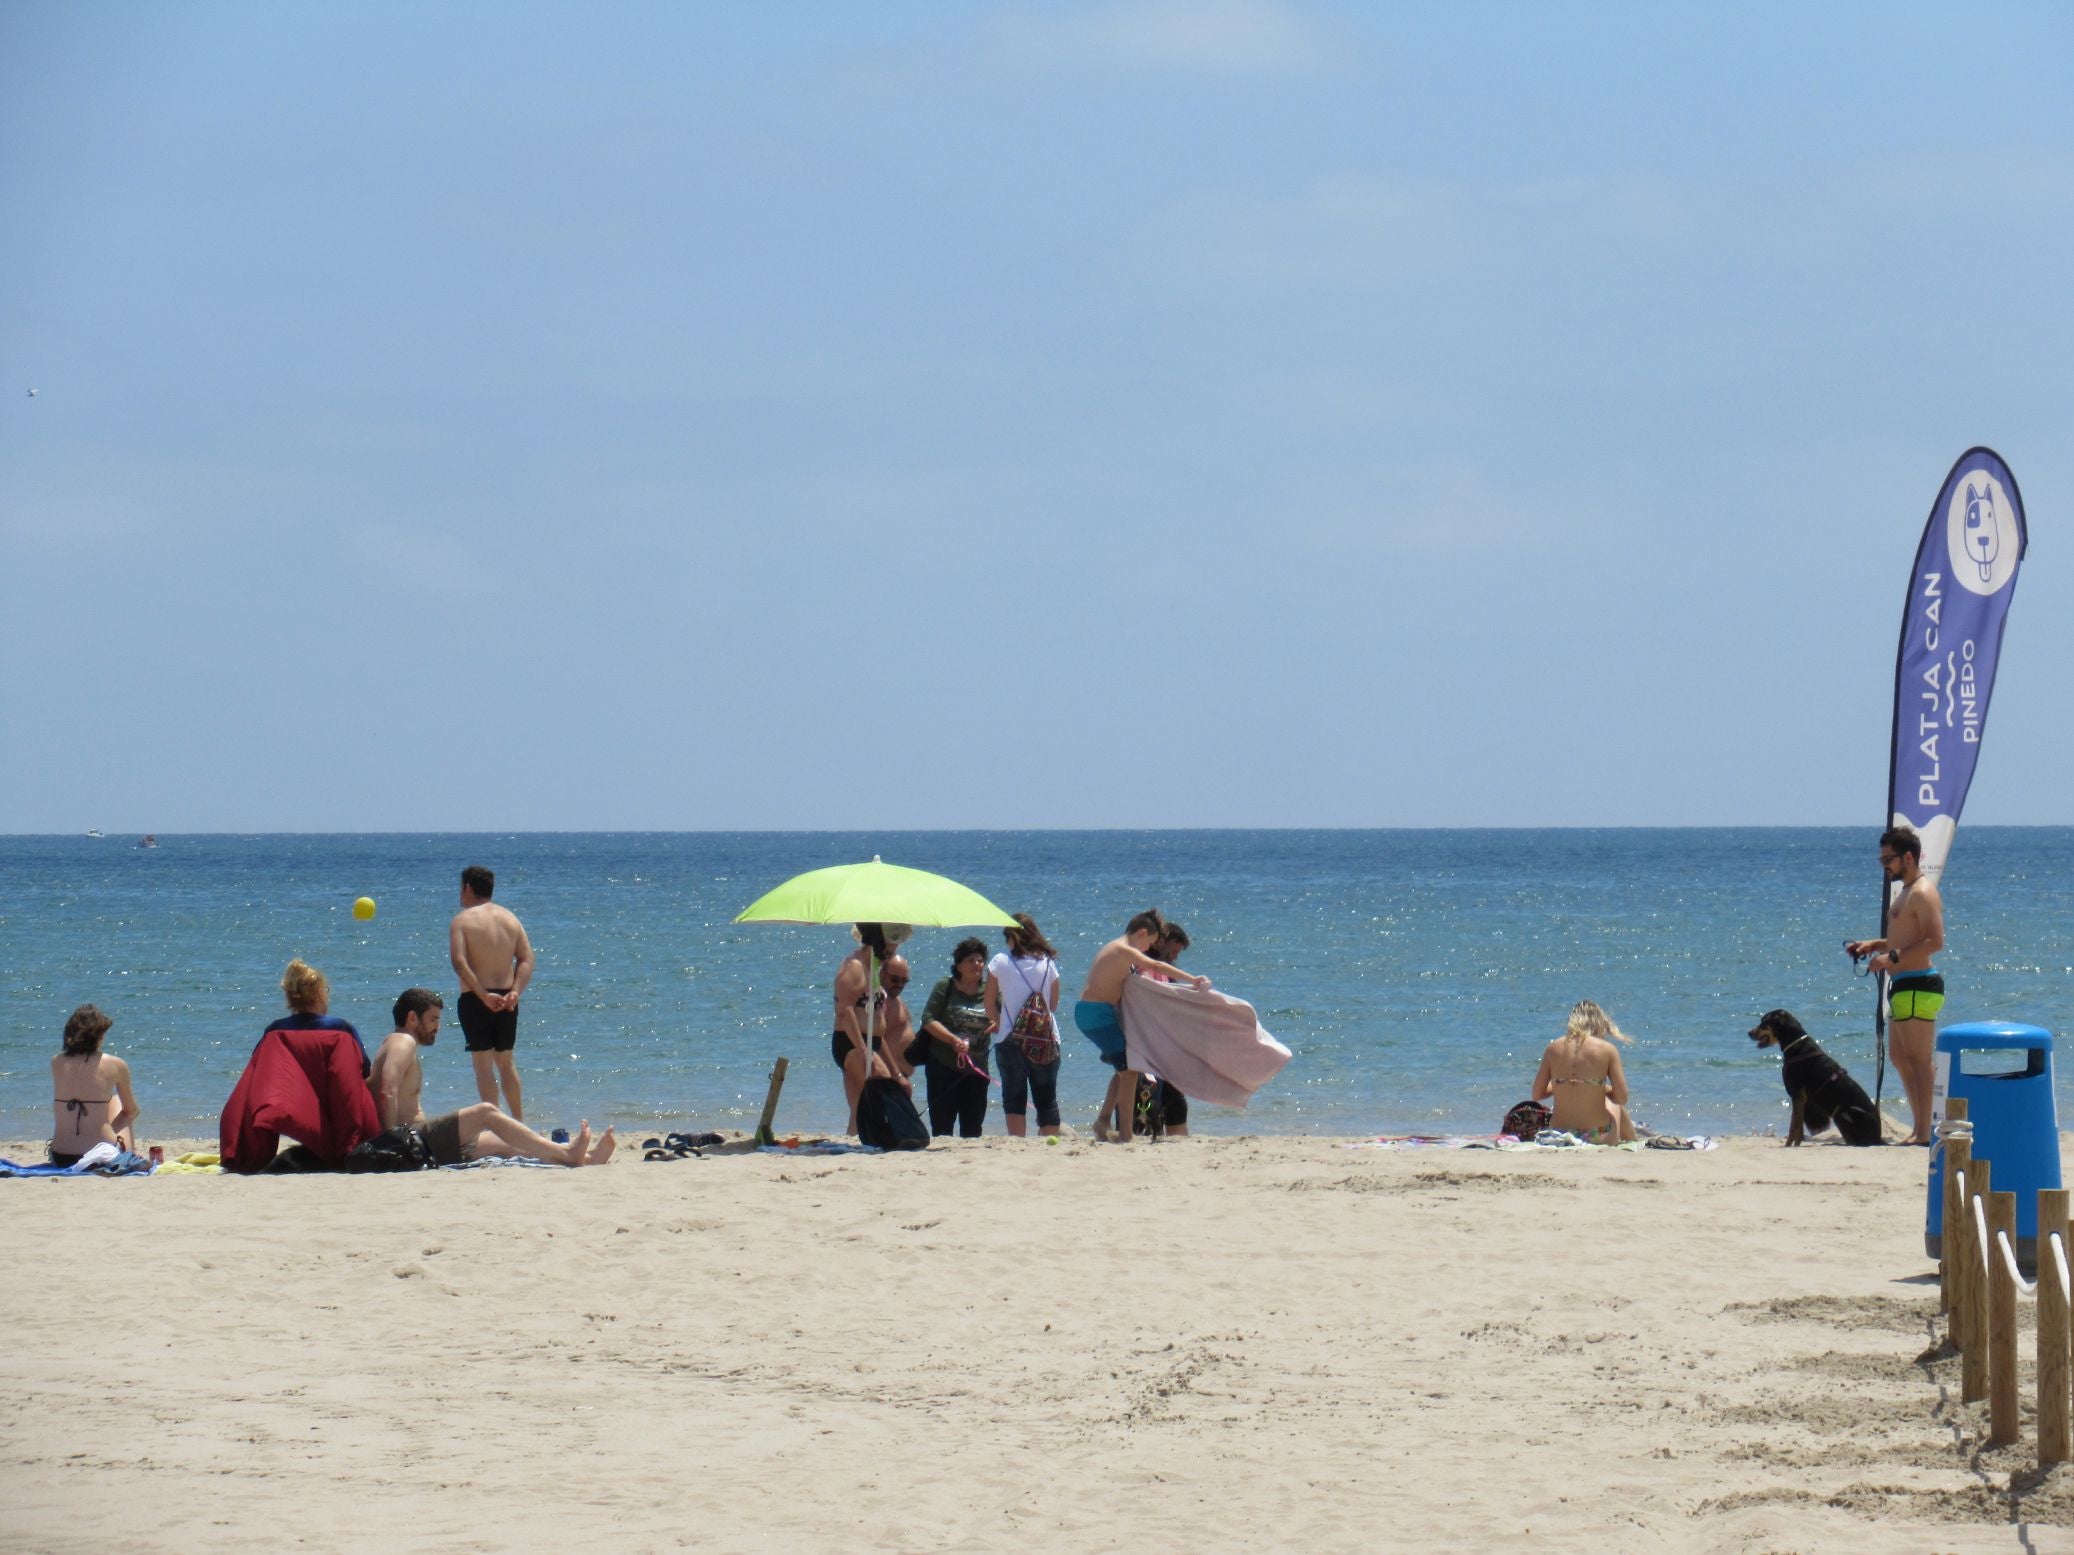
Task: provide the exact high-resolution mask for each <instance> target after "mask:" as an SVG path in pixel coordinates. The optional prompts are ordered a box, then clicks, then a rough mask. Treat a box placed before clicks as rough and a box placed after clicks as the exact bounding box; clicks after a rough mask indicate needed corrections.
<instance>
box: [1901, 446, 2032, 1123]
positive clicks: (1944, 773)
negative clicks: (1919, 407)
mask: <svg viewBox="0 0 2074 1555" xmlns="http://www.w3.org/2000/svg"><path fill="white" fill-rule="evenodd" d="M2029 544H2030V533H2029V530H2028V529H2027V528H2026V527H2025V524H2024V502H2023V496H2022V494H2021V493H2019V492H2018V490H2017V487H2016V477H2015V475H2013V474H2011V473H2010V469H2009V466H2008V465H2007V464H2006V463H2004V462H2003V459H2002V456H2001V455H2000V454H1998V453H1996V452H1995V451H1994V450H1993V449H1992V448H1969V449H1967V450H1966V452H1965V453H1963V454H1961V455H1960V456H1959V459H1958V462H1957V463H1956V464H1954V465H1953V466H1952V469H1951V473H1950V474H1949V475H1947V476H1945V478H1944V484H1943V485H1942V486H1940V487H1939V488H1938V491H1937V500H1936V501H1935V502H1933V503H1932V504H1931V505H1930V517H1929V519H1928V520H1927V521H1926V522H1925V523H1924V525H1923V538H1922V540H1921V541H1920V542H1919V543H1918V544H1917V546H1916V560H1915V568H1914V570H1913V571H1912V572H1911V573H1910V574H1909V579H1908V599H1907V602H1906V604H1905V605H1904V607H1903V609H1902V612H1901V642H1900V645H1899V646H1898V647H1897V648H1896V649H1895V653H1894V730H1893V738H1892V739H1891V740H1890V741H1889V743H1888V761H1887V820H1886V823H1885V824H1886V825H1888V826H1908V827H1912V828H1913V829H1914V830H1915V833H1916V835H1917V836H1919V837H1921V838H1922V839H1923V861H1922V869H1923V874H1924V875H1926V876H1927V877H1928V878H1929V879H1930V880H1931V881H1933V882H1935V881H1937V880H1938V879H1939V878H1940V877H1941V876H1942V875H1943V874H1944V863H1945V860H1946V858H1948V857H1949V856H1950V854H1951V849H1952V836H1953V833H1955V832H1956V831H1957V830H1958V826H1959V812H1960V810H1962V809H1963V808H1964V807H1965V804H1966V790H1967V788H1968V787H1969V786H1970V785H1971V784H1972V782H1973V768H1974V764H1975V762H1977V761H1978V760H1979V758H1980V741H1981V736H1982V735H1983V734H1984V733H1985V732H1986V731H1987V725H1988V699H1989V697H1990V696H1992V695H1993V693H1994V690H1995V667H1996V664H1997V662H1998V661H1999V660H2000V658H2001V655H2002V627H2003V623H2004V621H2005V620H2006V619H2007V617H2008V614H2009V602H2010V600H2011V599H2012V598H2014V597H2015V595H2016V570H2017V566H2018V564H2019V563H2021V562H2022V561H2023V559H2024V550H2025V548H2026V547H2027V546H2028V545H2029ZM1900 889H1901V887H1900V884H1899V882H1895V883H1893V884H1892V885H1889V884H1888V883H1887V882H1886V881H1885V880H1884V879H1883V880H1882V882H1881V888H1880V937H1881V938H1882V939H1884V938H1885V937H1886V933H1887V917H1888V914H1889V912H1890V911H1891V910H1892V908H1893V904H1894V902H1895V900H1896V897H1897V893H1898V892H1899V891H1900ZM1873 985H1874V988H1875V989H1876V991H1877V994H1878V1003H1877V1005H1876V1006H1875V1007H1874V1012H1873V1033H1874V1043H1875V1047H1876V1049H1877V1058H1878V1077H1877V1079H1876V1080H1875V1081H1874V1088H1873V1102H1874V1105H1875V1106H1877V1105H1878V1103H1879V1098H1880V1094H1881V1092H1882V1091H1883V1090H1884V1089H1885V1086H1886V1079H1887V979H1886V976H1885V974H1881V975H1880V976H1877V977H1875V978H1874V979H1873Z"/></svg>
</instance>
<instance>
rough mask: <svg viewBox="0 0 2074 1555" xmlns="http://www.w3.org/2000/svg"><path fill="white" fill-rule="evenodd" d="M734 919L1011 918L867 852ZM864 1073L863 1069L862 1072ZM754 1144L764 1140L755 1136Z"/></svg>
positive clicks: (934, 921) (870, 974)
mask: <svg viewBox="0 0 2074 1555" xmlns="http://www.w3.org/2000/svg"><path fill="white" fill-rule="evenodd" d="M735 922H737V923H805V924H833V923H886V924H924V925H926V926H928V927H929V928H932V929H948V928H952V927H963V926H966V925H977V924H992V925H996V926H1001V927H1013V926H1014V924H1015V919H1013V918H1011V917H1009V916H1008V914H1007V913H1005V912H1003V911H1002V910H1001V909H1000V908H998V907H996V906H995V905H994V904H993V903H992V902H990V901H988V900H987V899H986V898H985V897H984V896H981V895H980V894H979V893H978V892H977V891H975V890H973V889H971V888H970V887H969V886H962V885H959V884H958V882H957V881H955V880H947V879H945V878H944V877H943V876H942V875H932V874H930V873H929V872H928V871H927V870H926V869H904V868H902V867H901V866H900V865H898V864H888V863H886V862H884V861H883V860H881V859H880V858H879V857H878V856H877V855H873V857H872V860H871V862H870V863H869V864H836V865H833V866H832V867H830V868H828V869H810V870H808V871H807V872H806V873H805V874H803V875H794V876H793V877H792V878H791V879H790V880H788V881H786V882H785V883H784V884H783V885H781V886H779V887H778V888H777V889H776V890H775V891H767V892H765V893H764V894H763V895H762V896H759V897H758V898H757V899H756V900H755V901H753V902H751V903H750V904H749V905H748V906H747V907H745V908H743V909H742V911H741V912H739V913H737V914H736V915H735ZM865 962H866V970H867V978H866V984H865V986H866V987H867V988H870V989H871V990H873V991H876V990H877V988H878V986H879V965H880V963H879V958H878V957H877V956H876V955H872V954H870V953H868V952H867V953H866V955H865ZM867 1002H868V1003H869V1004H870V1007H871V1009H870V1015H869V1018H868V1023H867V1026H866V1033H865V1051H866V1052H876V1051H877V1050H878V1045H879V1001H878V1000H877V999H870V1000H868V1001H867ZM866 1072H867V1073H869V1070H868V1069H867V1071H866ZM757 1143H759V1144H767V1143H769V1141H768V1140H767V1139H764V1138H763V1137H762V1135H761V1134H759V1135H758V1139H757Z"/></svg>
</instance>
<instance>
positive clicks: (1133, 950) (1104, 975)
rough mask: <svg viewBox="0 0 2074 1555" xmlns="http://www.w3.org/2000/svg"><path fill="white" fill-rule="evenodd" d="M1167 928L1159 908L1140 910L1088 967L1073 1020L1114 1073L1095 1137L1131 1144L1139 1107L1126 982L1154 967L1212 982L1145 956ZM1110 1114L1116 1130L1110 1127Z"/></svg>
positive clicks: (1172, 976)
mask: <svg viewBox="0 0 2074 1555" xmlns="http://www.w3.org/2000/svg"><path fill="white" fill-rule="evenodd" d="M1165 929H1166V921H1165V920H1164V919H1163V918H1161V917H1160V915H1159V914H1158V913H1157V912H1141V913H1139V914H1138V916H1137V917H1135V918H1133V919H1132V920H1131V921H1130V922H1129V923H1127V924H1125V925H1124V930H1123V934H1122V936H1121V937H1120V938H1118V939H1113V940H1111V941H1110V942H1109V943H1108V944H1106V945H1104V946H1103V947H1102V948H1101V949H1100V950H1098V951H1096V952H1095V959H1094V963H1093V965H1091V966H1090V967H1089V968H1088V969H1087V986H1086V987H1085V988H1083V989H1081V990H1080V1002H1079V1003H1078V1004H1076V1005H1074V1006H1073V1024H1074V1025H1076V1026H1078V1027H1079V1028H1080V1034H1081V1035H1082V1036H1084V1037H1086V1038H1087V1039H1088V1041H1090V1042H1092V1043H1094V1045H1095V1050H1096V1051H1097V1052H1099V1053H1100V1054H1101V1055H1102V1062H1103V1063H1105V1064H1107V1065H1108V1066H1109V1067H1110V1068H1111V1069H1114V1070H1115V1071H1116V1073H1115V1074H1113V1075H1111V1076H1110V1077H1109V1093H1108V1095H1106V1096H1104V1097H1103V1098H1102V1110H1101V1111H1100V1112H1099V1113H1097V1114H1096V1115H1095V1138H1097V1139H1110V1138H1112V1137H1113V1138H1115V1139H1117V1140H1119V1141H1120V1142H1122V1143H1124V1144H1129V1143H1130V1140H1131V1132H1132V1125H1133V1123H1134V1121H1135V1119H1134V1117H1133V1114H1134V1113H1135V1112H1136V1110H1137V1102H1138V1075H1137V1072H1136V1071H1135V1070H1131V1069H1126V1068H1125V1067H1124V1040H1123V1019H1122V1016H1121V1014H1120V1012H1119V1011H1118V1009H1117V1005H1118V1003H1119V1002H1120V1001H1121V1000H1122V998H1123V980H1124V979H1125V978H1126V977H1129V976H1130V975H1131V973H1133V972H1143V971H1151V972H1157V973H1160V974H1161V975H1163V976H1164V977H1166V978H1167V979H1168V980H1169V981H1170V982H1176V983H1192V984H1194V985H1195V986H1196V987H1197V988H1208V987H1209V986H1210V980H1209V979H1208V978H1207V977H1196V976H1194V975H1192V974H1190V973H1187V972H1184V971H1182V970H1181V968H1179V967H1177V966H1170V965H1168V964H1167V963H1166V962H1164V961H1159V960H1155V959H1154V958H1153V957H1152V956H1150V955H1148V954H1147V952H1148V951H1149V950H1150V949H1151V948H1152V946H1153V945H1154V944H1155V943H1156V942H1157V941H1158V939H1159V937H1160V935H1161V933H1162V932H1164V930H1165ZM1112 1117H1113V1118H1114V1119H1115V1127H1114V1132H1113V1134H1112V1132H1111V1129H1110V1126H1109V1123H1110V1119H1111V1118H1112Z"/></svg>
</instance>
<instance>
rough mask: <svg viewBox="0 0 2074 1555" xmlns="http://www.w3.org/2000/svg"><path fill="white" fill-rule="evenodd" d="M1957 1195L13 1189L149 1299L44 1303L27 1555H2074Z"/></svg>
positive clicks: (717, 1160) (417, 1185)
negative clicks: (483, 1553) (1947, 1311)
mask: <svg viewBox="0 0 2074 1555" xmlns="http://www.w3.org/2000/svg"><path fill="white" fill-rule="evenodd" d="M8 1153H9V1155H10V1156H11V1157H13V1158H14V1159H27V1158H32V1157H33V1156H34V1154H35V1152H34V1149H33V1147H30V1146H26V1145H20V1144H17V1145H15V1146H13V1147H12V1148H10V1149H9V1151H8ZM1923 1165H1924V1158H1923V1155H1922V1153H1921V1152H1918V1151H1911V1150H1903V1149H1898V1148H1897V1149H1883V1150H1865V1151H1854V1150H1849V1149H1844V1148H1840V1147H1829V1146H1814V1147H1809V1148H1804V1149H1800V1150H1794V1151H1788V1150H1785V1149H1782V1148H1780V1147H1779V1145H1778V1144H1777V1143H1776V1142H1775V1141H1770V1140H1754V1139H1742V1140H1730V1141H1727V1142H1725V1143H1724V1145H1723V1146H1722V1148H1720V1149H1719V1150H1716V1151H1712V1152H1706V1153H1690V1154H1686V1153H1671V1152H1642V1153H1628V1152H1618V1151H1589V1152H1582V1151H1581V1152H1570V1153H1559V1152H1535V1153H1520V1154H1514V1153H1497V1152H1491V1151H1456V1152H1449V1151H1439V1150H1419V1151H1381V1150H1373V1149H1354V1148H1348V1147H1347V1146H1346V1145H1345V1144H1343V1143H1338V1142H1328V1141H1321V1140H1299V1139H1286V1138H1282V1139H1278V1138H1244V1139H1226V1140H1193V1141H1177V1142H1172V1143H1167V1144H1161V1145H1143V1144H1140V1145H1137V1146H1132V1147H1128V1148H1125V1147H1115V1146H1099V1145H1094V1144H1091V1143H1087V1142H1084V1141H1077V1140H1070V1139H1069V1140H1066V1141H1062V1142H1061V1143H1060V1144H1059V1145H1057V1146H1045V1145H1042V1144H1039V1143H1036V1142H1031V1143H1027V1144H1017V1143H1012V1142H1009V1141H1006V1140H1001V1139H991V1140H982V1141H976V1142H970V1143H965V1142H948V1141H944V1142H939V1144H938V1146H937V1147H936V1148H933V1149H931V1150H930V1151H928V1152H927V1153H926V1154H923V1155H919V1156H909V1157H898V1158H895V1157H867V1156H856V1155H852V1156H831V1157H811V1156H775V1155H770V1154H746V1153H744V1154H720V1155H715V1156H713V1157H710V1158H708V1159H705V1160H684V1161H681V1162H674V1163H647V1162H643V1161H641V1159H640V1157H639V1152H638V1151H630V1152H628V1153H626V1154H623V1155H622V1156H621V1157H620V1158H619V1159H618V1160H616V1161H615V1162H614V1163H612V1164H611V1165H609V1166H607V1167H604V1168H602V1169H597V1170H586V1171H580V1172H574V1173H571V1172H560V1171H548V1170H522V1169H502V1170H482V1171H473V1172H444V1173H435V1174H425V1175H412V1176H401V1177H385V1178H365V1177H362V1178H347V1177H319V1178H300V1179H294V1178H288V1179H267V1178H262V1179H251V1180H239V1179H229V1178H221V1177H170V1178H159V1179H156V1180H128V1181H96V1182H61V1183H50V1182H37V1181H25V1182H13V1183H8V1184H6V1185H5V1187H4V1189H0V1191H4V1192H5V1193H6V1195H7V1199H8V1205H7V1207H8V1224H9V1227H10V1241H11V1244H12V1245H13V1246H14V1247H15V1248H16V1249H17V1254H18V1256H20V1255H21V1254H23V1253H27V1252H29V1251H30V1250H32V1249H33V1250H42V1251H45V1252H46V1253H52V1252H55V1251H56V1250H57V1249H65V1250H66V1251H65V1252H64V1253H63V1254H62V1255H60V1256H61V1257H62V1259H63V1264H62V1265H61V1266H62V1267H92V1268H98V1270H99V1271H100V1272H99V1273H96V1274H91V1275H88V1276H87V1277H85V1278H83V1279H80V1280H78V1281H76V1282H73V1281H68V1280H67V1279H66V1278H63V1277H59V1278H54V1277H52V1275H51V1274H50V1273H48V1272H44V1271H39V1270H36V1269H35V1268H34V1267H33V1266H31V1265H29V1264H27V1263H26V1262H24V1263H18V1264H17V1268H16V1274H15V1278H14V1279H12V1280H10V1281H8V1282H7V1284H6V1286H5V1294H4V1297H0V1316H4V1322H5V1326H6V1329H7V1331H8V1333H9V1334H10V1343H9V1345H8V1347H7V1355H8V1358H7V1361H6V1367H5V1371H6V1377H7V1392H8V1396H9V1399H10V1402H11V1404H12V1406H13V1407H11V1408H10V1409H8V1411H7V1412H6V1425H5V1431H6V1436H7V1442H6V1463H7V1471H6V1494H5V1503H6V1515H5V1517H4V1518H0V1525H4V1532H0V1549H5V1550H7V1551H59V1550H64V1551H76V1550H80V1549H86V1548H96V1547H109V1548H120V1549H124V1550H129V1551H166V1552H182V1555H186V1552H193V1551H200V1550H207V1551H210V1552H213V1555H241V1552H245V1551H253V1552H259V1551H268V1552H273V1551H278V1550H281V1549H284V1548H287V1549H309V1550H375V1549H382V1550H397V1551H419V1550H424V1551H432V1550H457V1549H467V1550H513V1551H520V1550H540V1549H550V1548H555V1549H577V1550H590V1549H598V1550H606V1549H610V1550H616V1551H634V1550H672V1549H680V1548H682V1549H692V1548H696V1549H701V1550H786V1551H819V1550H831V1551H833V1550H887V1551H905V1550H924V1549H929V1550H1009V1549H1114V1548H1119V1547H1124V1546H1130V1547H1135V1548H1145V1549H1199V1550H1257V1549H1261V1548H1274V1547H1282V1548H1303V1549H1308V1550H1325V1551H1341V1550H1345V1551H1357V1550H1377V1549H1443V1550H1454V1549H1462V1550H1467V1549H1490V1548H1501V1547H1502V1548H1534V1549H1552V1550H1571V1549H1576V1550H1586V1549H1598V1550H1608V1549H1611V1550H1630V1549H1668V1550H1693V1551H1703V1550H1704V1551H1713V1550H1734V1551H1774V1552H1785V1551H1815V1550H1851V1551H1866V1552H1884V1551H1894V1552H1903V1551H1909V1552H1915V1551H1924V1550H1938V1551H1946V1550H1951V1551H1975V1550H2024V1549H2029V1550H2070V1549H2074V1533H2070V1532H2069V1531H2068V1528H2069V1525H2070V1524H2074V1469H2069V1468H2066V1467H2062V1468H2060V1469H2057V1470H2055V1471H2054V1472H2052V1473H2051V1474H2049V1475H2042V1476H2041V1475H2039V1474H2038V1473H2037V1472H2036V1470H2035V1469H2034V1467H2033V1464H2034V1456H2033V1454H2034V1451H2035V1434H2034V1432H2033V1431H2032V1429H2031V1424H2030V1420H2029V1414H2030V1399H2031V1392H2030V1387H2031V1384H2030V1366H2029V1360H2028V1357H2027V1359H2026V1363H2025V1382H2024V1387H2025V1415H2026V1427H2025V1431H2026V1434H2025V1440H2024V1442H2023V1443H2022V1444H2021V1445H2019V1446H2017V1447H2013V1448H2008V1449H2000V1450H1996V1451H1992V1452H1988V1451H1982V1450H1981V1449H1980V1448H1979V1445H1978V1444H1979V1440H1980V1438H1981V1436H1982V1434H1983V1425H1984V1422H1983V1419H1982V1416H1983V1414H1984V1408H1985V1406H1974V1407H1963V1408H1962V1407H1961V1406H1960V1405H1959V1404H1958V1402H1957V1368H1958V1363H1957V1361H1956V1360H1955V1359H1940V1358H1938V1357H1937V1356H1935V1355H1934V1354H1932V1353H1930V1352H1931V1346H1932V1339H1933V1327H1932V1320H1933V1315H1934V1312H1935V1306H1936V1287H1935V1282H1934V1278H1933V1277H1931V1276H1932V1270H1931V1266H1930V1265H1929V1264H1928V1263H1927V1262H1926V1260H1925V1259H1924V1257H1923V1253H1922V1207H1921V1205H1922V1186H1921V1183H1922V1174H1923ZM89 1244H92V1245H94V1246H96V1247H98V1248H99V1249H100V1252H99V1253H93V1252H89V1251H87V1250H86V1249H87V1247H88V1245H89ZM1588 1249H1589V1250H1590V1251H1587V1250H1588ZM2024 1321H2025V1325H2026V1332H2027V1334H2028V1329H2029V1304H2028V1303H2026V1304H2025V1311H2024ZM2027 1342H2028V1340H2027Z"/></svg>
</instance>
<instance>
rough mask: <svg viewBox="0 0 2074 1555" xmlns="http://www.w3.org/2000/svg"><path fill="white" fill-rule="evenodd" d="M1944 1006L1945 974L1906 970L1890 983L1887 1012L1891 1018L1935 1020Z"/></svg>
mask: <svg viewBox="0 0 2074 1555" xmlns="http://www.w3.org/2000/svg"><path fill="white" fill-rule="evenodd" d="M1943 1008H1944V974H1943V973H1941V972H1903V973H1902V974H1901V975H1900V976H1899V977H1897V978H1895V979H1894V981H1893V982H1892V983H1891V984H1889V985H1888V988H1887V1015H1888V1018H1889V1019H1891V1020H1935V1019H1937V1012H1938V1011H1939V1010H1941V1009H1943Z"/></svg>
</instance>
